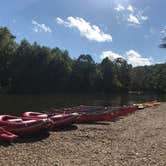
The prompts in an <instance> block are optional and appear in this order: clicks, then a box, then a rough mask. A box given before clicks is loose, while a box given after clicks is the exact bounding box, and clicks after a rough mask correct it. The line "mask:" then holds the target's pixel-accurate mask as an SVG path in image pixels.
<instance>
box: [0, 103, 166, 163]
mask: <svg viewBox="0 0 166 166" xmlns="http://www.w3.org/2000/svg"><path fill="white" fill-rule="evenodd" d="M165 131H166V103H161V106H159V107H156V108H147V109H144V110H139V111H136V112H135V113H133V114H130V115H128V116H126V117H124V118H123V119H119V120H115V121H114V122H108V123H99V124H79V125H75V126H73V127H71V128H69V129H68V130H67V129H66V131H63V130H61V131H52V132H50V134H49V135H47V134H45V135H42V136H38V137H35V138H29V139H24V140H23V139H22V140H18V141H17V143H15V144H14V145H13V146H7V145H0V165H5V166H8V165H9V166H13V165H27V166H29V165H40V166H45V165H50V166H56V165H57V166H63V165H67V166H70V165H71V166H73V165H89V166H93V165H95V166H98V165H100V166H101V165H105V166H107V165H108V166H110V165H112V166H114V165H116V166H118V165H123V166H130V165H131V166H135V165H140V166H142V165H145V166H147V165H150V166H152V165H155V166H156V165H163V166H164V165H166V139H165V138H166V132H165Z"/></svg>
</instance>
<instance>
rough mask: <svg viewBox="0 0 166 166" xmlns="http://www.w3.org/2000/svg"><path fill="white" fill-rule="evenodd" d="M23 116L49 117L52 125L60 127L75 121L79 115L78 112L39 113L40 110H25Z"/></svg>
mask: <svg viewBox="0 0 166 166" xmlns="http://www.w3.org/2000/svg"><path fill="white" fill-rule="evenodd" d="M23 117H28V118H33V119H43V118H49V119H51V120H52V122H53V125H52V126H53V127H60V126H65V125H70V124H72V123H74V122H75V121H76V119H77V118H78V117H79V114H78V113H51V114H46V113H40V112H25V113H24V114H23Z"/></svg>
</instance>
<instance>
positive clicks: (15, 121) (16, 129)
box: [0, 115, 51, 136]
mask: <svg viewBox="0 0 166 166" xmlns="http://www.w3.org/2000/svg"><path fill="white" fill-rule="evenodd" d="M0 126H1V127H3V129H5V130H6V131H9V132H12V133H14V134H18V135H21V136H24V135H31V134H33V133H36V132H39V131H41V130H43V129H47V128H49V127H50V126H51V121H50V120H49V119H30V118H22V117H17V116H11V115H0Z"/></svg>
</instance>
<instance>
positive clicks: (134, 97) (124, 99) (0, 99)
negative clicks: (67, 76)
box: [0, 94, 166, 115]
mask: <svg viewBox="0 0 166 166" xmlns="http://www.w3.org/2000/svg"><path fill="white" fill-rule="evenodd" d="M152 100H158V101H166V95H158V94H127V95H126V94H121V95H120V94H117V95H102V94H96V95H91V94H88V95H85V94H83V95H82V94H81V95H80V94H79V95H78V94H75V95H73V94H72V95H63V94H60V95H0V113H1V114H2V113H5V114H13V115H17V114H21V113H23V112H25V111H43V110H45V109H48V108H50V107H56V108H59V107H71V106H78V105H102V106H123V105H131V104H133V103H139V102H145V101H152Z"/></svg>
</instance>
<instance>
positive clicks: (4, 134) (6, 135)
mask: <svg viewBox="0 0 166 166" xmlns="http://www.w3.org/2000/svg"><path fill="white" fill-rule="evenodd" d="M17 137H18V136H17V135H15V134H13V133H11V132H9V131H6V130H5V129H3V128H2V127H0V138H1V139H2V140H7V141H13V140H15V139H16V138H17Z"/></svg>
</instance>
